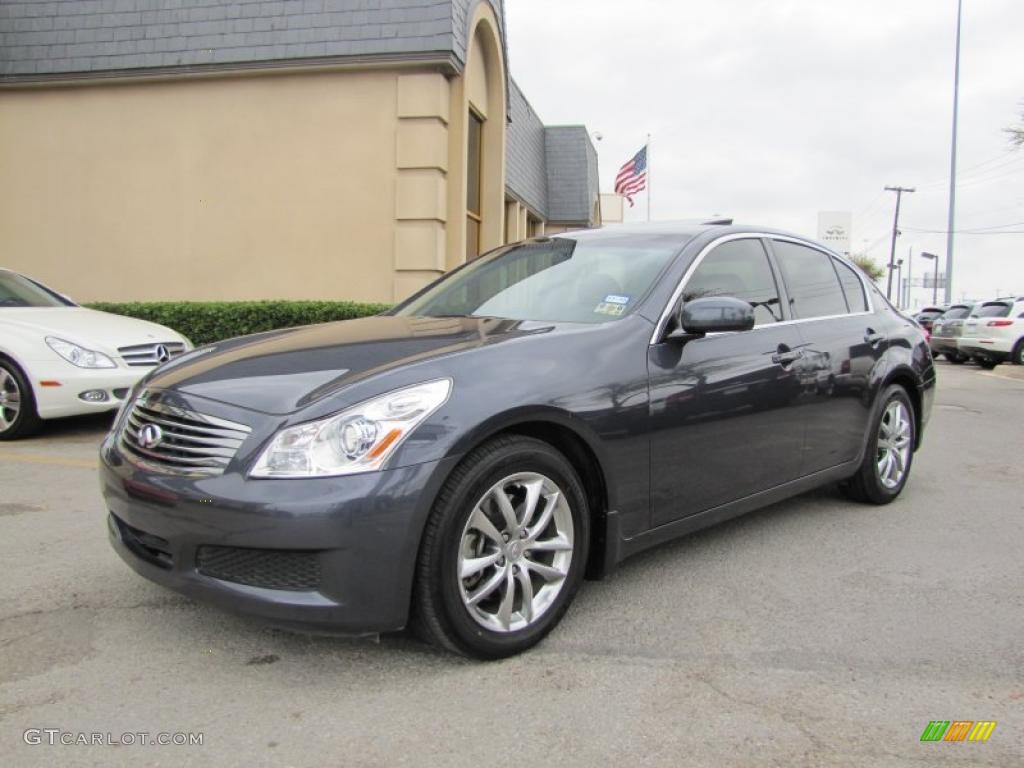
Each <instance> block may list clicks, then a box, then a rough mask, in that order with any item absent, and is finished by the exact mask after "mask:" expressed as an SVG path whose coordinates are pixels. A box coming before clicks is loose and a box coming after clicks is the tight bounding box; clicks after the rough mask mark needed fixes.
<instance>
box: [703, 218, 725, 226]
mask: <svg viewBox="0 0 1024 768" xmlns="http://www.w3.org/2000/svg"><path fill="white" fill-rule="evenodd" d="M701 224H706V225H708V226H719V227H731V226H732V219H709V220H708V221H702V222H701Z"/></svg>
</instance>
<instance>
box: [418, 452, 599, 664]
mask: <svg viewBox="0 0 1024 768" xmlns="http://www.w3.org/2000/svg"><path fill="white" fill-rule="evenodd" d="M589 542H590V511H589V509H588V508H587V499H586V494H585V493H584V490H583V485H582V483H581V482H580V480H579V477H578V475H577V474H576V471H575V470H574V469H573V467H572V465H571V464H570V463H569V462H568V460H567V459H566V458H565V457H564V456H563V455H562V454H561V453H559V452H558V451H557V450H555V449H554V448H553V447H552V446H550V445H549V444H547V443H545V442H542V441H540V440H535V439H533V438H530V437H523V436H520V435H509V436H505V437H498V438H496V439H494V440H491V441H490V442H488V443H485V444H484V445H482V446H481V447H479V448H477V449H475V450H474V451H473V452H472V453H470V454H469V455H468V456H467V457H466V458H465V460H463V462H462V463H461V464H460V465H459V466H458V467H456V469H455V470H454V471H453V472H452V475H451V477H449V478H448V480H447V481H445V484H444V486H442V488H441V492H440V493H439V494H438V497H437V500H436V501H435V502H434V508H433V510H432V511H431V513H430V517H429V519H428V520H427V525H426V529H425V530H424V533H423V541H422V543H421V545H420V555H419V560H418V562H417V566H416V585H415V588H414V591H413V605H412V628H413V630H414V631H415V632H416V634H418V635H419V636H420V637H421V638H422V639H424V640H426V641H427V642H430V643H433V644H435V645H438V646H440V647H442V648H446V649H448V650H450V651H453V652H455V653H459V654H463V655H466V656H474V657H476V658H479V659H500V658H504V657H506V656H512V655H515V654H517V653H522V652H523V651H525V650H527V649H528V648H530V647H532V646H533V645H535V644H537V643H538V642H540V641H541V640H542V639H543V638H544V637H545V636H546V635H547V634H548V632H550V631H551V630H552V629H553V628H554V627H555V625H556V624H558V622H559V621H560V620H561V618H562V616H563V615H564V614H565V611H566V610H567V609H568V607H569V603H570V602H572V599H573V597H574V596H575V594H576V591H577V589H579V585H580V582H581V581H582V579H583V572H584V569H585V566H586V562H587V553H588V547H589ZM510 593H511V596H510Z"/></svg>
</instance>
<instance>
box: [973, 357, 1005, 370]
mask: <svg viewBox="0 0 1024 768" xmlns="http://www.w3.org/2000/svg"><path fill="white" fill-rule="evenodd" d="M975 359H976V360H977V361H978V365H980V366H981V367H982V368H984V369H985V370H986V371H991V370H993V369H994V368H995V367H996V366H997V365H999V361H998V360H991V359H989V358H987V357H978V358H975Z"/></svg>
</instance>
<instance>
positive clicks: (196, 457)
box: [119, 395, 252, 475]
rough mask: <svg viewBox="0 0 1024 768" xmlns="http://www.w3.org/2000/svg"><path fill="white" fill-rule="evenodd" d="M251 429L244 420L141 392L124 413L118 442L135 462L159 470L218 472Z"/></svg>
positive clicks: (191, 473) (208, 473) (194, 472)
mask: <svg viewBox="0 0 1024 768" xmlns="http://www.w3.org/2000/svg"><path fill="white" fill-rule="evenodd" d="M251 431H252V430H251V428H250V427H247V426H246V425H244V424H238V423H236V422H233V421H228V420H227V419H221V418H218V417H216V416H208V415H206V414H202V413H196V412H195V411H191V410H186V409H184V408H179V407H177V406H172V405H166V404H164V403H160V402H155V401H151V400H149V399H147V397H146V396H145V395H143V396H142V397H140V398H139V399H138V400H136V401H135V402H134V403H133V404H132V406H131V409H130V410H129V411H128V414H127V416H126V417H125V420H124V426H123V427H122V428H121V436H120V440H119V444H120V446H121V448H122V450H123V451H124V452H125V453H126V454H128V456H129V457H130V458H132V459H134V460H135V461H136V462H137V463H141V464H144V465H146V466H147V467H150V468H153V469H157V470H159V471H164V472H171V473H175V474H188V475H219V474H221V473H222V472H223V471H224V469H225V468H226V467H227V465H228V463H229V462H230V461H231V459H232V458H233V457H234V455H235V453H236V452H237V451H238V447H239V446H240V445H241V444H242V441H243V440H245V438H246V437H247V436H248V435H249V432H251Z"/></svg>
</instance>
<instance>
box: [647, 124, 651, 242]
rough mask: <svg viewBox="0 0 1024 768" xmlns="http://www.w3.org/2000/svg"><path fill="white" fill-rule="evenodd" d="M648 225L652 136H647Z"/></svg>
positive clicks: (649, 220)
mask: <svg viewBox="0 0 1024 768" xmlns="http://www.w3.org/2000/svg"><path fill="white" fill-rule="evenodd" d="M647 223H648V224H650V223H651V134H649V133H648V134H647Z"/></svg>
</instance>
